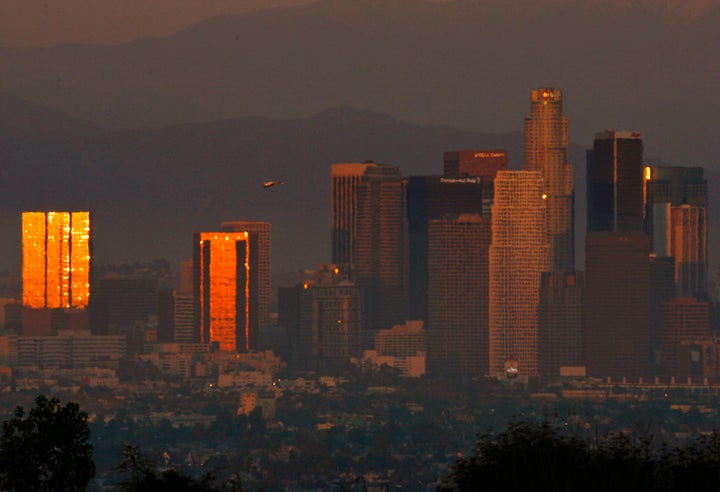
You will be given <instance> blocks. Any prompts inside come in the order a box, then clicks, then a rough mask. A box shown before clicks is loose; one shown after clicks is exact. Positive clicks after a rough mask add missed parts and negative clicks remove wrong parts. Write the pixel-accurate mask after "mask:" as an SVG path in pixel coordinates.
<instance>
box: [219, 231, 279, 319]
mask: <svg viewBox="0 0 720 492" xmlns="http://www.w3.org/2000/svg"><path fill="white" fill-rule="evenodd" d="M221 225H222V230H223V231H228V232H247V233H249V234H250V242H251V243H253V241H254V238H257V250H253V258H252V259H251V261H252V262H253V268H251V270H250V275H251V277H252V279H253V280H252V283H253V285H257V303H258V305H257V312H256V313H255V316H256V317H257V319H256V320H253V321H252V323H253V324H256V325H257V326H258V328H260V329H262V328H265V327H267V326H269V325H270V297H271V281H272V272H271V262H270V231H271V227H270V223H269V222H260V221H257V220H234V221H232V222H223V223H222V224H221Z"/></svg>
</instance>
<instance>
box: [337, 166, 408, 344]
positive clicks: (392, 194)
mask: <svg viewBox="0 0 720 492" xmlns="http://www.w3.org/2000/svg"><path fill="white" fill-rule="evenodd" d="M406 184H407V180H406V179H405V178H403V176H402V175H401V174H400V170H399V169H398V168H397V167H396V166H391V165H388V164H376V165H374V166H369V167H367V169H366V170H365V173H364V174H363V177H362V182H360V183H359V184H358V185H357V231H356V237H355V241H354V244H352V245H351V248H352V251H353V255H354V260H353V262H354V265H355V266H354V268H353V269H351V270H350V279H351V280H353V281H355V282H356V283H357V285H358V286H360V287H363V288H364V289H365V308H366V310H365V313H366V316H365V320H366V326H367V327H368V329H369V330H370V331H371V333H370V334H369V335H371V336H374V332H375V331H377V330H380V329H387V328H392V327H393V326H394V325H396V324H401V323H403V322H404V321H405V320H406V318H407V310H408V227H407V206H406V203H407V201H406Z"/></svg>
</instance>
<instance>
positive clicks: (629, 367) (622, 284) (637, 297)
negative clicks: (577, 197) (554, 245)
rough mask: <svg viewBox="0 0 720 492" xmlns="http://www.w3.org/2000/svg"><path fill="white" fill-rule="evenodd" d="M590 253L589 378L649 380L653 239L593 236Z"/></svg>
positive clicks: (588, 244) (587, 262) (636, 233)
mask: <svg viewBox="0 0 720 492" xmlns="http://www.w3.org/2000/svg"><path fill="white" fill-rule="evenodd" d="M585 251H586V252H585V279H586V281H585V294H586V301H585V333H586V336H585V349H586V353H587V357H586V366H587V373H588V375H589V376H595V377H606V376H612V377H623V376H629V377H636V376H647V375H649V374H648V373H649V367H650V354H651V338H650V337H651V327H650V298H651V294H650V260H649V258H648V256H649V253H650V240H649V238H648V237H647V235H646V234H645V233H643V232H642V231H640V230H637V231H634V232H625V233H623V232H613V231H605V232H589V233H588V235H587V238H586V242H585Z"/></svg>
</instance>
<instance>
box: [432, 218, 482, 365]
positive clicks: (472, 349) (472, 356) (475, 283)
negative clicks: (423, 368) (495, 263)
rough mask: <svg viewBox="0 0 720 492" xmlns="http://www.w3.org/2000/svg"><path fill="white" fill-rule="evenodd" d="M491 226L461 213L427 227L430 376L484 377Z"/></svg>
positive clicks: (437, 220) (433, 222)
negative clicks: (429, 259)
mask: <svg viewBox="0 0 720 492" xmlns="http://www.w3.org/2000/svg"><path fill="white" fill-rule="evenodd" d="M490 233H491V230H490V221H489V220H487V219H483V218H482V217H481V216H480V215H479V214H461V215H455V216H446V217H444V218H442V219H434V220H431V221H430V222H429V233H428V256H429V258H431V259H432V261H430V262H429V265H428V301H427V302H428V304H427V306H428V322H427V336H428V346H427V363H428V371H429V372H430V373H431V374H433V375H438V374H442V375H446V376H465V377H472V376H483V375H485V374H487V373H488V368H489V366H488V351H489V349H488V343H489V342H488V250H489V248H490Z"/></svg>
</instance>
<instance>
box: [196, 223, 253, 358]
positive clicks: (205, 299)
mask: <svg viewBox="0 0 720 492" xmlns="http://www.w3.org/2000/svg"><path fill="white" fill-rule="evenodd" d="M257 250H258V238H257V236H253V235H252V234H250V233H248V232H229V231H226V232H199V233H196V234H195V236H194V257H193V266H194V271H195V273H194V275H193V282H194V285H193V294H194V298H195V325H196V326H197V327H198V328H199V331H200V342H201V343H205V344H210V343H216V344H217V345H218V348H219V349H220V350H223V351H228V352H249V351H251V350H254V349H255V348H256V345H257V339H258V330H259V327H258V324H257V320H258V315H257V312H258V307H259V303H258V286H257V277H258V276H257V274H256V273H253V272H254V270H255V269H256V268H257V263H258V259H257Z"/></svg>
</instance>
